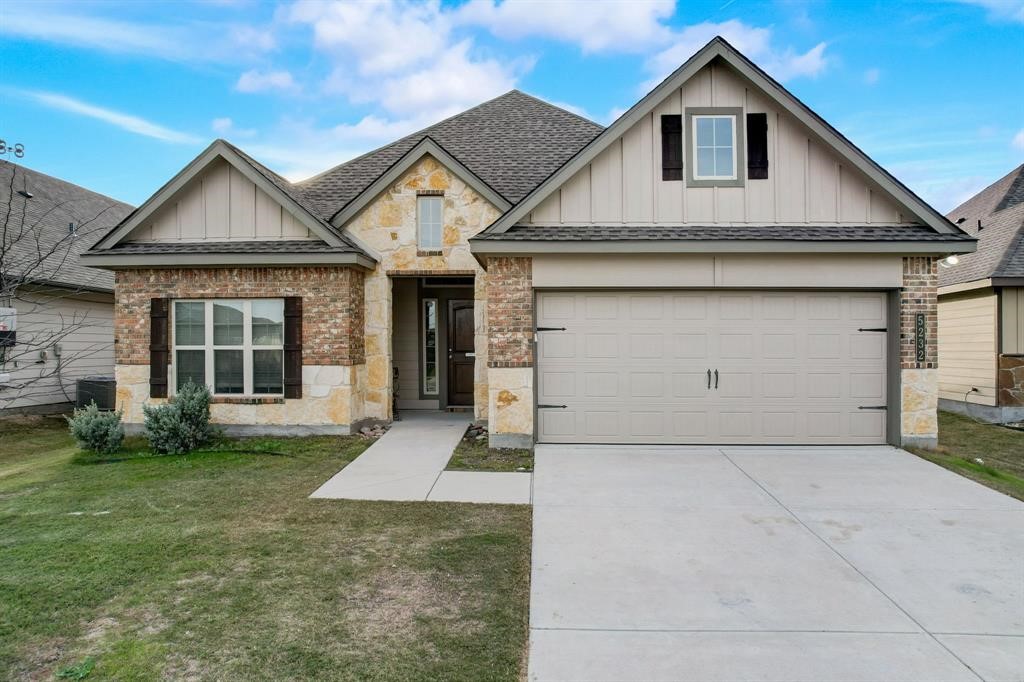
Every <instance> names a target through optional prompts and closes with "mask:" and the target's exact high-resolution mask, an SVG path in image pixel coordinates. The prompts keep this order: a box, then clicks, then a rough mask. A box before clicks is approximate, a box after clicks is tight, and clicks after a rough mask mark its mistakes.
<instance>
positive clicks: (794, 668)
mask: <svg viewBox="0 0 1024 682" xmlns="http://www.w3.org/2000/svg"><path fill="white" fill-rule="evenodd" d="M533 502H534V506H533V519H534V522H533V562H532V579H531V586H530V589H531V595H530V659H529V677H530V679H531V680H535V681H541V680H588V681H591V682H596V681H600V680H615V681H617V682H623V681H627V680H646V681H652V682H653V681H658V680H663V681H669V680H671V681H675V680H700V681H701V682H713V681H721V682H743V681H744V680H758V681H759V682H771V681H778V682H792V681H797V680H806V681H811V680H813V681H815V682H828V681H842V682H858V681H859V682H877V681H878V680H889V681H894V680H907V681H915V682H916V681H920V680H935V681H943V682H952V681H954V680H963V681H965V682H978V680H988V681H995V680H1007V681H1009V680H1014V681H1017V682H1019V681H1020V680H1022V679H1024V504H1022V503H1021V502H1018V501H1017V500H1014V499H1012V498H1010V497H1007V496H1005V495H1001V494H999V493H997V492H995V491H993V490H990V489H988V488H985V487H983V486H981V485H979V484H977V483H974V482H972V481H970V480H968V479H966V478H963V477H960V476H958V475H956V474H954V473H952V472H949V471H946V470H945V469H942V468H940V467H938V466H935V465H933V464H931V463H929V462H926V461H924V460H921V459H919V458H917V457H914V456H913V455H910V454H908V453H906V452H904V451H902V450H898V449H896V448H890V447H859V448H858V447H853V448H850V447H847V448H843V447H832V448H829V447H818V448H809V447H805V448H770V447H764V448H749V447H730V448H686V447H661V448H658V447H619V446H553V445H540V446H537V453H536V466H535V473H534V501H533Z"/></svg>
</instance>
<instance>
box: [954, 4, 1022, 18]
mask: <svg viewBox="0 0 1024 682" xmlns="http://www.w3.org/2000/svg"><path fill="white" fill-rule="evenodd" d="M958 1H959V2H962V3H963V4H965V5H976V6H978V7H981V8H983V9H985V10H988V15H989V17H991V18H992V19H996V20H999V21H1014V22H1018V23H1022V24H1024V0H958Z"/></svg>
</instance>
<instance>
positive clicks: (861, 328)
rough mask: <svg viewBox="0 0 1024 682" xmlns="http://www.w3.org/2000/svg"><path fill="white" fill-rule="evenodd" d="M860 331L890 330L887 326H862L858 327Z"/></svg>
mask: <svg viewBox="0 0 1024 682" xmlns="http://www.w3.org/2000/svg"><path fill="white" fill-rule="evenodd" d="M857 331H859V332H887V331H889V330H888V329H886V328H885V327H860V328H858V329H857Z"/></svg>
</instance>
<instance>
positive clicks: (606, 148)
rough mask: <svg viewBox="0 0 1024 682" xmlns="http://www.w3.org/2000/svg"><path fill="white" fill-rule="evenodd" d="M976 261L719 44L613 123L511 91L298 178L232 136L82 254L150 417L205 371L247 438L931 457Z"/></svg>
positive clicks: (222, 419) (135, 392) (129, 399)
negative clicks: (413, 431) (455, 416)
mask: <svg viewBox="0 0 1024 682" xmlns="http://www.w3.org/2000/svg"><path fill="white" fill-rule="evenodd" d="M973 249H974V240H973V239H971V238H970V237H969V236H967V235H966V234H964V233H963V232H962V231H960V230H959V229H958V228H957V227H956V226H954V225H952V224H951V223H950V222H949V221H947V220H946V219H945V218H944V217H943V216H941V215H939V214H938V213H937V212H936V211H935V210H933V209H932V208H931V207H929V206H928V205H926V204H925V203H924V202H923V201H922V200H921V199H919V198H918V197H917V196H915V195H914V194H913V193H911V192H910V191H909V190H908V189H907V188H906V187H904V186H903V185H902V184H900V183H899V182H898V181H897V180H895V179H894V178H893V177H892V176H890V175H889V174H888V173H886V172H885V171H884V170H882V169H881V168H880V167H879V166H878V165H877V164H875V163H874V162H873V161H871V160H870V159H869V158H867V156H865V155H864V153H863V152H861V151H860V150H858V149H857V148H856V147H854V146H853V145H852V144H851V143H850V142H849V141H848V140H846V139H845V138H843V137H842V136H841V135H840V134H839V133H838V132H836V131H835V130H834V129H833V128H832V127H830V126H829V125H828V124H827V123H825V122H824V121H823V120H821V119H820V118H819V117H818V116H816V115H815V114H814V113H813V112H811V111H810V110H809V109H808V108H807V107H806V106H804V105H803V104H802V103H800V102H799V101H798V100H797V99H796V98H795V97H793V95H791V94H790V93H789V92H788V91H786V90H785V89H784V88H783V87H782V86H781V85H779V84H778V83H776V82H775V81H773V80H772V79H771V78H770V77H768V76H767V75H766V74H765V73H763V72H762V71H761V70H760V69H758V68H757V67H756V66H755V65H754V64H753V63H751V62H750V61H749V60H747V59H746V58H745V57H744V56H743V55H741V54H739V53H738V52H737V51H736V50H735V49H734V48H732V47H731V46H729V45H728V44H727V43H726V42H725V41H724V40H722V39H720V38H716V39H715V40H713V41H711V42H710V43H708V45H706V46H705V47H704V48H702V49H701V50H700V51H699V52H698V53H697V54H696V55H695V56H694V57H692V58H691V59H690V60H689V61H687V62H686V63H685V64H683V65H682V66H681V67H680V68H679V69H678V70H677V71H676V72H675V73H673V74H672V75H671V76H669V77H668V78H667V79H666V80H665V81H664V82H663V83H662V84H661V85H659V86H658V87H657V88H655V89H654V90H653V91H652V92H651V93H650V94H649V95H647V96H646V97H644V98H643V99H642V100H641V101H640V102H638V103H637V104H636V105H635V106H633V107H632V108H631V109H630V110H629V111H627V112H626V113H625V114H623V116H622V117H620V118H619V119H618V120H617V121H615V123H613V124H612V125H611V126H610V127H608V128H606V129H602V128H601V127H600V126H598V125H596V124H594V123H591V122H589V121H587V120H585V119H582V118H580V117H578V116H576V115H574V114H571V113H569V112H566V111H564V110H561V109H558V108H557V107H554V106H551V105H549V104H546V103H544V102H541V101H540V100H537V99H534V98H532V97H529V96H527V95H524V94H522V93H520V92H516V91H513V92H510V93H508V94H506V95H503V96H501V97H498V98H496V99H494V100H491V101H489V102H486V103H484V104H482V105H480V106H478V107H475V108H473V109H470V110H469V111H466V112H464V113H462V114H459V115H457V116H454V117H452V118H450V119H448V120H446V121H443V122H441V123H439V124H437V125H435V126H431V127H430V128H427V129H425V130H423V131H421V132H419V133H416V134H414V135H410V136H409V137H406V138H403V139H401V140H399V141H397V142H395V143H393V144H391V145H388V146H386V147H383V148H381V149H378V150H376V151H373V152H370V153H368V154H366V155H364V156H361V157H359V158H357V159H354V160H352V161H349V162H348V163H345V164H342V165H340V166H338V167H336V168H333V169H331V170H328V171H326V172H324V173H322V174H321V175H318V176H316V177H314V178H311V179H310V180H307V181H304V182H301V183H297V184H290V183H288V182H287V181H285V180H284V179H282V178H281V177H280V176H278V175H276V174H275V173H273V172H272V171H270V170H268V169H266V168H264V167H263V166H261V165H260V164H258V163H256V162H255V161H253V160H252V159H251V158H249V157H248V156H247V155H245V154H244V153H243V152H241V151H240V150H238V149H237V148H235V147H233V146H231V145H230V144H228V143H226V142H223V141H219V140H218V141H217V142H215V143H214V144H213V145H211V146H210V147H209V148H208V149H207V150H206V151H205V152H203V153H202V154H201V155H200V156H199V157H198V158H197V159H195V161H193V162H192V163H191V164H189V165H188V166H187V167H186V168H185V169H184V170H183V171H182V172H181V173H179V174H178V175H177V176H175V177H174V178H173V179H172V180H171V181H170V182H169V183H168V184H167V185H166V186H165V187H164V188H162V189H161V190H160V191H159V192H157V193H156V194H155V195H154V196H153V197H152V198H151V199H150V200H149V201H147V202H146V203H145V204H144V205H143V206H141V207H140V208H139V209H138V210H137V211H136V212H135V213H134V214H133V215H132V216H130V217H129V218H128V219H127V220H126V221H125V222H123V223H122V224H121V225H119V226H118V227H117V228H116V229H114V230H112V231H111V232H110V234H108V235H107V236H106V237H105V238H104V239H102V240H101V241H100V242H99V243H98V244H97V245H96V247H94V248H93V249H92V250H91V251H90V253H89V254H87V255H85V256H84V257H83V258H84V262H87V263H89V264H92V265H95V266H98V267H104V268H110V269H113V270H115V272H116V285H115V292H116V299H117V305H116V319H115V327H116V336H117V367H116V372H117V379H118V400H119V403H120V404H121V405H122V406H123V407H124V409H125V411H126V415H127V419H128V421H129V422H133V423H138V422H139V421H140V420H141V407H142V405H143V404H145V403H147V402H159V401H161V400H163V399H164V397H165V396H167V395H168V394H171V393H173V392H174V391H175V390H176V388H177V387H178V386H180V385H182V383H183V382H185V381H190V380H191V381H196V382H203V383H206V384H209V385H211V386H212V387H213V391H214V394H215V396H216V397H215V404H214V406H213V415H214V419H215V421H217V422H219V423H221V424H225V425H229V426H234V427H236V428H237V429H239V430H248V431H285V432H292V433H295V432H303V431H310V432H339V433H347V432H349V430H350V429H351V428H353V427H354V426H355V425H357V424H359V423H361V422H363V421H366V420H383V421H387V420H390V419H392V418H393V416H394V410H393V402H392V401H393V396H394V395H395V394H397V397H396V398H395V401H396V402H397V406H398V408H399V410H402V409H412V408H420V409H434V408H450V407H465V408H467V409H469V408H472V410H473V412H474V414H475V415H476V417H477V418H479V419H486V420H487V421H488V424H489V429H490V442H491V444H492V445H493V446H503V447H504V446H531V445H532V444H533V443H534V442H536V441H540V442H589V443H594V442H598V443H600V442H607V443H886V442H890V443H897V444H905V443H921V444H925V445H927V444H934V442H935V439H936V433H937V422H936V402H937V392H938V377H937V369H936V366H937V365H936V351H935V343H936V330H935V315H936V282H937V273H936V268H937V266H936V262H937V260H938V259H939V258H943V257H946V256H948V255H949V254H952V253H963V252H967V251H971V250H973ZM918 313H921V314H922V315H923V317H922V318H921V324H920V325H919V326H918V324H917V323H918V317H917V314H918ZM919 327H920V328H919ZM396 377H397V381H396Z"/></svg>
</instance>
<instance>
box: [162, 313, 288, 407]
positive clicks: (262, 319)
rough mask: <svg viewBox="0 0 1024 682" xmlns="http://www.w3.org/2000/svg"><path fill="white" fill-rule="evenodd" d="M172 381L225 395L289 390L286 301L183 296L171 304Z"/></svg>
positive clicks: (174, 383) (274, 394)
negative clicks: (286, 384)
mask: <svg viewBox="0 0 1024 682" xmlns="http://www.w3.org/2000/svg"><path fill="white" fill-rule="evenodd" d="M172 316H173V319H172V323H171V329H172V336H171V345H172V349H173V353H172V355H171V366H172V372H173V376H174V380H173V385H174V386H175V389H176V390H180V389H181V387H182V386H184V385H185V384H186V383H188V382H189V381H191V382H193V383H196V384H203V385H206V386H209V387H210V390H211V391H212V393H213V394H214V395H220V396H247V395H251V396H281V395H282V394H283V393H284V300H283V299H280V298H262V299H251V300H242V299H214V300H201V301H200V300H178V301H174V305H173V307H172Z"/></svg>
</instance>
